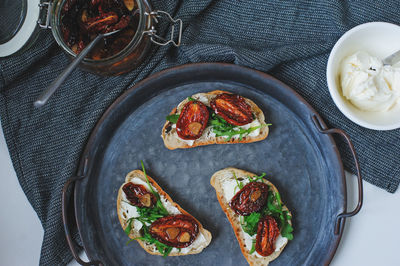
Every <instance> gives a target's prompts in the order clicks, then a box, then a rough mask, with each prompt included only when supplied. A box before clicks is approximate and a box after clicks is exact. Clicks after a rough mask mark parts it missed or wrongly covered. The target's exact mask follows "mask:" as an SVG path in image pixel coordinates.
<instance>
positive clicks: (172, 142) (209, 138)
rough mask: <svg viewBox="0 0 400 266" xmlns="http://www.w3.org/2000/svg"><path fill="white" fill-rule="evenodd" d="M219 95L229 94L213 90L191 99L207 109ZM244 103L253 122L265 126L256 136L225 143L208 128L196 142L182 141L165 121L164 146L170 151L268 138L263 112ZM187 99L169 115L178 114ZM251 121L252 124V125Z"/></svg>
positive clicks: (172, 126)
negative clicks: (247, 106) (249, 110)
mask: <svg viewBox="0 0 400 266" xmlns="http://www.w3.org/2000/svg"><path fill="white" fill-rule="evenodd" d="M221 93H230V92H227V91H221V90H215V91H211V92H204V93H196V94H194V95H192V96H191V97H192V98H193V99H195V100H198V101H200V102H202V103H203V104H205V105H206V106H207V107H210V101H211V100H212V99H213V98H215V97H216V96H217V95H219V94H221ZM244 99H245V101H246V102H247V103H248V104H249V105H250V107H251V111H252V113H253V114H254V116H255V118H256V119H255V121H258V123H259V124H261V125H265V126H263V127H261V128H260V129H259V130H256V131H255V132H257V133H258V134H257V135H255V136H253V135H254V134H253V135H252V134H250V135H247V136H244V137H243V138H242V140H240V138H239V136H238V135H235V136H234V137H232V138H231V139H230V140H229V141H226V136H221V137H216V136H215V134H214V133H213V132H212V128H211V126H208V127H207V128H206V129H205V130H204V132H203V134H202V135H201V137H200V138H198V139H196V140H184V139H181V138H180V137H179V136H178V134H177V132H176V128H175V127H174V126H175V124H173V123H171V122H169V121H166V122H165V124H164V126H163V128H162V131H161V137H162V139H163V140H164V145H165V147H167V148H168V149H170V150H174V149H179V148H181V149H185V148H194V147H197V146H203V145H209V144H232V143H250V142H256V141H260V140H263V139H265V138H266V137H267V136H268V132H269V129H268V126H266V124H265V117H264V113H263V111H262V110H261V109H260V108H259V107H258V106H257V105H256V104H255V103H254V102H253V101H252V100H250V99H247V98H244ZM188 101H189V100H188V99H185V100H183V101H182V102H180V103H179V105H178V106H177V107H175V108H174V109H173V110H172V111H171V113H170V115H173V114H180V112H181V110H182V108H183V106H185V104H186V103H187V102H188ZM255 121H253V122H252V123H254V122H255Z"/></svg>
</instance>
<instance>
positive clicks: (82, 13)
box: [0, 0, 182, 75]
mask: <svg viewBox="0 0 400 266" xmlns="http://www.w3.org/2000/svg"><path fill="white" fill-rule="evenodd" d="M6 1H8V0H6ZM36 1H37V2H36V3H35V1H27V2H26V1H24V0H21V1H15V2H14V1H13V2H14V3H16V2H21V8H24V9H26V10H25V11H24V12H21V14H20V16H21V19H20V21H24V22H23V23H21V24H22V26H19V27H18V28H17V29H16V30H14V33H13V34H11V33H10V34H9V35H12V36H11V37H9V35H8V36H5V37H8V39H6V40H5V41H3V43H2V42H0V57H4V56H9V55H11V54H13V53H15V52H17V51H18V50H20V49H22V48H24V49H26V48H28V45H29V44H32V42H33V41H32V40H33V39H34V38H35V37H34V36H37V32H38V29H40V28H42V29H51V31H52V33H53V36H54V38H55V40H56V41H57V43H58V45H59V46H60V47H61V48H62V49H63V50H64V51H65V52H66V53H67V54H68V55H69V56H70V57H71V59H73V58H74V57H76V56H77V54H79V52H80V51H81V50H82V49H83V48H84V47H85V45H87V44H88V43H89V42H90V41H91V40H93V39H94V38H95V37H96V36H97V34H98V33H100V32H101V31H102V33H104V31H105V30H108V29H112V28H118V27H120V28H121V27H122V30H121V31H120V32H118V33H117V34H115V35H113V36H110V37H107V38H104V40H103V41H100V42H99V43H98V44H97V45H96V46H95V48H94V51H92V52H90V53H89V54H88V55H87V56H86V57H85V59H84V60H83V61H82V62H81V64H80V67H81V68H82V69H84V70H87V71H90V72H92V73H96V74H99V75H120V74H123V73H126V72H128V71H131V70H132V69H134V68H135V67H137V66H138V65H139V64H140V63H141V62H142V61H143V59H144V58H145V56H146V54H147V53H148V51H149V49H150V46H151V43H155V44H157V45H161V46H164V45H167V44H172V45H174V46H176V47H177V46H179V45H180V43H181V36H182V20H181V19H173V18H172V17H171V15H170V14H168V13H167V12H165V11H160V10H156V11H153V10H152V9H151V6H150V4H149V3H148V2H147V1H145V0H114V1H108V0H76V1H74V0H55V1H52V2H40V1H39V0H36ZM23 16H26V17H23ZM34 19H35V20H36V21H37V26H36V27H33V28H32V26H30V27H29V25H32V20H34ZM164 19H165V20H166V21H167V22H168V23H169V25H170V32H171V33H170V35H169V36H168V37H169V38H164V37H162V36H160V35H159V32H158V30H157V24H158V23H159V21H160V20H164ZM27 23H28V24H27ZM18 31H22V32H21V33H20V32H18ZM22 33H23V34H22ZM21 35H22V37H21ZM31 35H33V37H31ZM0 37H1V36H0ZM14 37H15V38H14Z"/></svg>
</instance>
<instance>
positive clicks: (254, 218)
mask: <svg viewBox="0 0 400 266" xmlns="http://www.w3.org/2000/svg"><path fill="white" fill-rule="evenodd" d="M260 217H261V213H258V212H253V213H252V214H250V215H248V216H243V220H244V221H243V223H242V224H241V225H242V228H243V231H245V232H246V233H248V234H249V235H250V236H253V235H255V234H257V227H258V221H259V220H260Z"/></svg>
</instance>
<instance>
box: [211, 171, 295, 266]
mask: <svg viewBox="0 0 400 266" xmlns="http://www.w3.org/2000/svg"><path fill="white" fill-rule="evenodd" d="M233 173H235V175H236V178H237V179H238V180H241V179H243V180H245V179H247V177H248V176H250V177H253V176H256V175H255V174H253V173H250V172H247V171H244V170H240V169H236V168H232V167H229V168H225V169H222V170H220V171H218V172H216V173H214V175H213V176H212V177H211V180H210V183H211V185H212V186H213V187H214V188H215V191H216V193H217V198H218V201H219V203H220V205H221V208H222V210H223V211H224V212H225V214H226V216H227V217H228V220H229V222H230V223H231V225H232V227H233V230H234V232H235V235H236V238H237V240H238V241H239V245H240V249H241V251H242V253H243V255H244V257H245V258H246V260H247V262H248V263H249V264H250V265H268V263H269V262H270V261H272V260H274V259H276V258H277V257H278V256H279V255H280V254H281V252H282V250H283V249H284V248H285V246H286V244H287V239H286V241H285V242H283V243H282V244H281V246H280V247H279V248H278V250H275V252H274V253H272V254H271V255H269V256H267V257H262V256H261V255H259V254H258V253H257V252H256V251H255V252H254V253H253V254H250V249H251V244H249V242H248V241H247V244H246V238H247V239H249V237H250V236H249V235H248V234H247V233H245V232H244V231H243V229H242V227H241V225H240V220H239V219H240V216H239V215H238V214H236V213H235V212H234V211H233V210H232V209H231V208H230V207H229V201H230V200H231V198H230V199H227V198H226V195H227V194H231V195H232V193H233V195H234V192H233V190H231V191H229V189H228V187H225V189H226V191H225V190H224V184H226V183H225V182H233V184H235V183H236V181H235V178H234V174H233ZM263 182H264V183H265V184H267V185H269V186H270V187H271V188H272V189H273V190H274V191H276V192H278V190H277V189H276V187H275V186H274V185H273V184H272V183H271V182H269V181H267V180H266V179H263ZM233 195H232V196H233ZM229 197H230V196H229ZM283 210H287V211H289V210H288V209H287V207H286V206H283ZM289 214H290V212H289ZM290 215H291V214H290ZM289 222H290V221H289ZM284 239H285V238H284Z"/></svg>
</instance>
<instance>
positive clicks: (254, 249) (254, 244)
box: [249, 239, 256, 254]
mask: <svg viewBox="0 0 400 266" xmlns="http://www.w3.org/2000/svg"><path fill="white" fill-rule="evenodd" d="M254 251H256V239H253V241H252V244H251V249H250V252H249V253H250V254H253V253H254Z"/></svg>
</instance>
